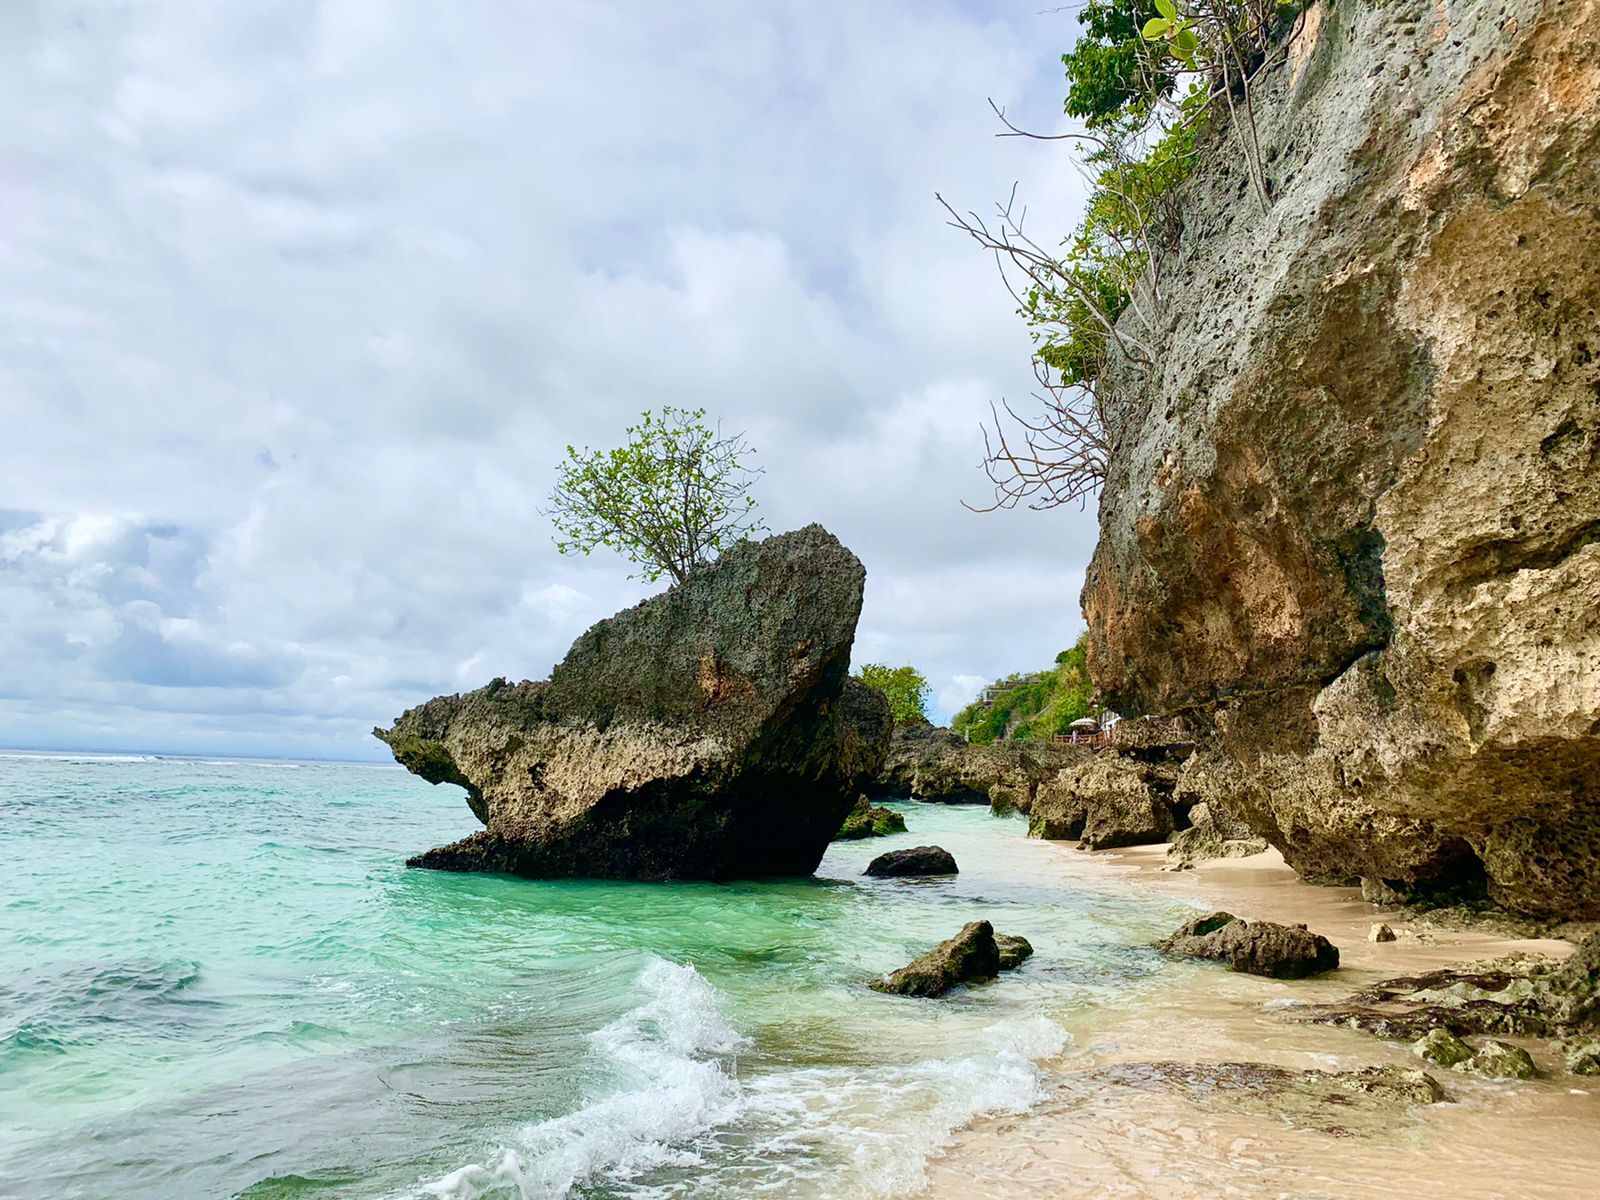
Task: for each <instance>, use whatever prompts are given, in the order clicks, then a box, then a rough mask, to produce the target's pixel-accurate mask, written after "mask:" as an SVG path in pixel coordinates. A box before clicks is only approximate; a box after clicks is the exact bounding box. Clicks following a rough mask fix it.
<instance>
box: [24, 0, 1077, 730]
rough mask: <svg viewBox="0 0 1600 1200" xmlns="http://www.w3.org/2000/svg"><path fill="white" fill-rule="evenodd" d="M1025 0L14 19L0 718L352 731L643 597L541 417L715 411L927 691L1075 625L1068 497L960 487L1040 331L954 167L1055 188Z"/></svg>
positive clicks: (541, 657) (496, 4) (1072, 188)
mask: <svg viewBox="0 0 1600 1200" xmlns="http://www.w3.org/2000/svg"><path fill="white" fill-rule="evenodd" d="M1053 9H1054V6H1051V5H1044V4H1041V3H1040V2H1039V0H1020V2H1013V0H995V2H993V3H988V4H980V3H977V2H975V0H973V2H969V3H965V4H949V3H937V2H932V3H930V2H929V0H872V3H865V4H864V3H859V2H856V0H848V2H847V0H825V2H823V3H817V2H816V0H806V2H803V3H782V2H763V3H759V4H753V3H734V2H732V0H728V2H725V3H714V2H710V3H700V2H692V0H678V2H677V3H673V4H670V5H664V4H655V3H646V2H645V0H635V2H632V3H603V2H599V0H583V2H582V3H576V4H574V3H546V2H544V0H451V3H448V4H441V3H438V2H437V0H412V2H403V0H259V2H258V0H227V2H226V3H220V2H217V0H188V2H178V0H8V2H7V3H4V4H0V105H3V110H4V112H5V113H6V119H5V121H4V122H3V123H0V417H3V426H0V428H3V436H0V745H10V746H32V747H70V748H80V749H89V748H102V749H109V748H121V749H151V750H168V751H199V752H206V751H212V752H227V753H260V754H284V755H312V756H323V757H340V758H347V757H377V756H378V755H379V753H380V752H381V751H382V747H381V746H379V745H378V744H377V743H376V742H374V741H372V740H371V739H370V737H368V731H369V730H370V729H371V727H372V726H373V725H374V724H375V723H378V722H387V720H388V719H389V718H390V717H392V716H394V715H395V714H396V713H397V712H398V711H400V710H401V709H402V708H404V707H406V706H408V705H410V704H413V703H416V702H417V701H420V700H422V699H425V698H427V697H428V696H431V695H434V694H436V693H438V692H441V691H456V690H459V689H462V688H469V687H475V686H478V685H480V684H482V683H484V682H485V681H487V680H488V679H489V678H490V677H492V676H494V675H499V674H504V675H509V676H512V677H541V676H543V675H544V674H546V673H547V672H548V670H549V668H550V666H551V665H552V664H553V663H554V662H555V661H557V660H558V659H559V658H560V657H561V656H562V655H563V654H564V653H565V650H566V647H567V646H568V645H569V644H570V643H571V641H572V639H573V638H574V637H575V636H576V635H577V634H578V633H579V632H581V631H582V630H583V629H584V628H585V627H586V626H588V625H589V624H590V623H592V622H593V621H595V620H597V619H599V618H601V617H603V616H606V615H609V614H610V613H611V612H613V611H614V610H616V609H618V608H619V607H622V606H623V605H626V604H630V603H632V602H634V601H636V600H638V599H639V598H640V597H642V596H643V595H645V594H647V593H648V592H649V591H651V590H653V589H652V588H650V587H649V586H648V585H645V584H643V583H639V582H635V581H630V580H629V579H628V577H627V575H628V568H627V566H626V564H623V563H621V562H618V561H607V560H605V559H602V558H601V557H598V556H597V557H594V558H589V559H582V558H579V559H563V558H561V557H560V556H559V555H557V554H556V552H555V550H554V548H553V546H552V545H551V530H550V528H549V525H548V523H547V521H546V520H545V518H543V517H542V516H541V515H540V514H539V512H538V509H539V508H540V507H542V505H543V502H544V497H545V495H546V494H547V493H548V491H549V487H550V483H551V479H552V469H553V466H554V464H555V463H556V462H557V460H558V459H559V458H560V456H561V453H562V449H563V447H564V446H565V445H566V444H567V443H569V442H576V443H578V444H580V445H583V444H590V445H597V446H598V445H606V444H610V443H611V442H612V441H613V440H615V438H616V437H617V435H618V434H619V433H620V431H621V429H622V427H623V425H625V424H626V423H627V422H628V421H629V420H630V419H632V418H633V417H635V416H636V415H637V414H638V413H639V412H640V410H642V409H644V408H647V407H652V408H653V407H656V406H659V405H662V404H676V405H684V406H691V407H693V406H701V405H703V406H705V407H706V408H707V409H709V410H710V412H711V413H712V414H714V415H716V416H719V417H721V418H722V420H723V421H724V423H725V425H726V427H728V428H730V429H743V430H745V431H746V432H747V434H748V436H749V439H750V441H751V442H752V443H753V444H754V445H755V446H756V447H757V448H758V449H759V462H760V464H761V465H762V466H763V467H764V468H765V471H766V473H765V475H764V476H763V478H762V479H761V480H760V482H759V484H758V487H757V493H756V494H757V496H758V499H759V500H760V503H761V508H762V512H763V515H764V516H765V518H766V520H767V522H768V523H769V525H770V526H771V527H772V528H773V529H775V530H781V529H789V528H793V527H796V526H799V525H802V524H805V523H806V522H809V521H821V522H823V523H824V524H825V525H827V526H828V528H830V529H831V530H833V531H834V532H835V533H836V534H838V535H839V537H840V538H841V539H842V540H843V541H844V542H845V543H846V544H847V545H849V546H850V547H851V548H852V549H854V550H855V551H856V553H857V554H859V555H860V556H861V558H862V559H863V561H864V562H865V563H866V564H867V569H868V583H867V600H866V611H865V613H864V615H863V618H862V624H861V629H860V634H859V637H858V641H857V647H856V661H857V662H858V663H859V662H862V661H886V662H891V663H900V662H911V663H914V664H916V665H917V666H919V667H921V668H922V669H923V670H924V672H925V673H926V674H927V675H928V677H929V678H930V680H931V681H932V682H933V685H934V688H935V691H936V694H937V705H938V707H939V709H940V710H941V712H942V713H948V712H949V711H950V710H951V709H953V708H954V707H957V706H959V704H960V703H962V702H964V701H965V700H967V699H968V698H970V696H971V694H972V693H973V692H974V691H975V689H976V687H977V686H978V685H980V684H981V683H982V682H983V681H985V680H987V679H989V678H991V677H994V676H996V675H999V674H1002V673H1005V672H1008V671H1012V670H1017V669H1028V668H1035V667H1038V666H1042V665H1045V664H1048V663H1049V661H1050V659H1051V658H1052V656H1053V655H1054V654H1055V652H1056V651H1057V650H1059V649H1060V648H1062V647H1063V646H1064V645H1067V644H1068V643H1070V641H1071V640H1072V638H1073V637H1075V636H1076V634H1077V632H1078V630H1079V629H1080V627H1081V619H1080V617H1079V614H1078V604H1077V597H1078V591H1079V588H1080V586H1081V583H1082V575H1083V568H1084V566H1085V564H1086V562H1087V559H1088V554H1089V551H1090V549H1091V547H1092V544H1093V538H1094V529H1093V514H1092V512H1090V513H1079V512H1078V511H1076V510H1060V511H1056V512H1051V513H1044V514H1035V513H1026V512H1022V513H1001V514H993V515H976V514H973V513H970V512H968V511H966V510H965V509H963V508H962V506H961V501H962V500H963V499H966V500H969V501H975V502H976V501H982V500H984V499H985V498H986V496H987V495H988V492H987V485H986V483H985V480H984V478H983V476H982V474H981V472H980V471H979V470H978V469H977V464H978V462H979V460H980V458H981V452H982V441H981V435H980V429H979V427H980V421H981V420H982V419H983V418H984V417H985V416H986V414H987V411H988V408H987V406H988V404H989V402H990V401H991V400H998V399H1000V398H1002V397H1009V398H1011V399H1013V400H1014V401H1015V400H1024V399H1026V397H1027V394H1028V391H1029V385H1030V383H1031V380H1030V377H1029V373H1028V368H1027V357H1028V340H1027V336H1026V332H1025V331H1024V330H1023V329H1022V328H1020V326H1019V324H1018V322H1017V320H1016V319H1015V317H1014V316H1013V315H1012V313H1011V312H1010V305H1009V302H1008V300H1007V297H1006V296H1005V294H1004V292H1003V291H1002V289H1001V287H1000V283H999V281H998V279H997V277H996V275H995V268H994V265H993V263H992V261H990V260H987V259H985V258H984V257H983V255H982V254H981V252H980V251H979V250H978V249H977V248H976V247H975V246H973V245H972V244H971V243H970V242H967V241H965V240H964V239H963V237H962V236H961V235H960V234H958V233H956V232H955V231H953V230H951V229H949V228H947V227H946V226H945V225H944V224H943V220H942V218H943V214H942V212H941V210H940V209H939V207H938V205H937V204H936V202H935V200H934V193H935V192H936V191H938V192H941V193H943V194H944V195H945V196H946V197H947V198H950V199H951V200H952V201H954V202H956V203H957V204H959V205H961V206H965V207H973V208H981V209H984V210H988V209H990V208H991V207H992V205H993V202H994V201H995V200H996V199H997V198H999V197H1002V196H1004V195H1005V194H1006V193H1007V192H1008V191H1009V190H1010V187H1011V185H1012V183H1013V182H1014V181H1016V182H1019V183H1020V185H1021V186H1020V193H1019V194H1020V195H1021V196H1023V197H1024V198H1025V199H1026V200H1027V201H1028V202H1029V205H1030V211H1031V216H1030V220H1031V221H1032V223H1033V224H1034V227H1035V228H1036V230H1039V231H1041V232H1043V231H1046V230H1065V229H1066V228H1068V227H1069V226H1070V225H1071V224H1072V222H1073V220H1074V217H1075V214H1076V212H1077V209H1078V206H1079V204H1080V202H1081V197H1082V190H1083V189H1082V185H1081V182H1080V181H1079V179H1078V177H1077V174H1076V172H1075V171H1074V169H1073V167H1072V164H1071V162H1070V161H1069V160H1068V159H1067V156H1066V154H1065V152H1064V151H1062V150H1061V149H1060V148H1059V146H1058V145H1052V144H1049V143H1042V142H1029V141H1022V140H1018V139H999V138H996V137H994V136H993V135H994V133H995V130H996V128H997V125H996V121H995V118H994V116H993V114H992V113H991V112H990V111H989V107H988V99H989V98H990V97H992V98H993V99H994V100H995V101H996V102H997V103H999V104H1001V105H1002V106H1004V107H1006V108H1007V109H1008V110H1009V111H1010V113H1011V114H1012V115H1013V116H1014V117H1016V118H1019V119H1021V120H1022V121H1024V122H1026V123H1028V124H1031V125H1032V126H1034V127H1036V128H1040V129H1050V128H1053V127H1055V126H1056V125H1057V124H1058V123H1059V116H1058V114H1059V111H1060V97H1061V95H1062V92H1063V85H1062V81H1061V69H1060V64H1059V61H1058V57H1059V54H1060V52H1061V51H1062V50H1063V49H1064V48H1065V47H1066V46H1067V45H1068V44H1069V43H1070V41H1071V39H1072V37H1073V36H1074V33H1075V31H1076V23H1075V22H1074V21H1073V20H1072V18H1071V17H1070V16H1069V15H1067V14H1066V13H1064V12H1062V11H1059V10H1054V11H1052V10H1053Z"/></svg>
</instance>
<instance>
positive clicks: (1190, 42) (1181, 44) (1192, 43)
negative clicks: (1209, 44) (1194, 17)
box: [1172, 27, 1200, 55]
mask: <svg viewBox="0 0 1600 1200" xmlns="http://www.w3.org/2000/svg"><path fill="white" fill-rule="evenodd" d="M1172 45H1173V47H1174V49H1177V50H1183V51H1185V52H1186V55H1192V54H1193V53H1194V52H1195V51H1196V50H1198V49H1200V39H1199V37H1197V36H1196V35H1195V32H1194V30H1193V29H1191V28H1187V27H1185V28H1183V29H1180V30H1178V36H1177V37H1175V38H1173V39H1172Z"/></svg>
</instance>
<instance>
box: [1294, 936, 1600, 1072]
mask: <svg viewBox="0 0 1600 1200" xmlns="http://www.w3.org/2000/svg"><path fill="white" fill-rule="evenodd" d="M1299 1015H1300V1016H1301V1017H1302V1018H1303V1019H1305V1020H1309V1021H1315V1022H1318V1023H1320V1024H1329V1025H1348V1026H1350V1027H1351V1028H1353V1029H1361V1030H1364V1031H1366V1032H1368V1033H1373V1034H1376V1035H1378V1036H1379V1037H1384V1038H1392V1039H1395V1040H1400V1041H1408V1042H1420V1041H1422V1040H1425V1039H1427V1038H1429V1037H1434V1038H1435V1041H1434V1043H1432V1044H1435V1045H1437V1044H1446V1045H1448V1044H1449V1043H1448V1042H1447V1041H1446V1040H1445V1038H1443V1037H1435V1035H1437V1034H1439V1033H1440V1032H1441V1031H1442V1032H1443V1033H1446V1034H1449V1035H1453V1036H1454V1037H1456V1038H1461V1037H1466V1036H1468V1035H1471V1034H1480V1033H1481V1034H1502V1035H1509V1036H1511V1037H1579V1036H1583V1037H1589V1036H1593V1035H1595V1034H1597V1033H1600V933H1594V934H1591V935H1590V936H1589V937H1588V939H1587V940H1586V941H1584V942H1583V943H1582V944H1580V945H1579V946H1578V948H1577V950H1576V951H1575V952H1574V953H1573V954H1572V955H1570V956H1569V957H1567V958H1565V959H1552V958H1544V957H1539V956H1534V955H1526V954H1521V955H1512V956H1509V957H1507V958H1502V959H1496V960H1494V961H1492V962H1487V963H1477V964H1474V965H1471V966H1467V967H1451V968H1446V969H1444V970H1439V971H1429V972H1427V973H1426V974H1423V975H1409V976H1404V977H1401V978H1398V979H1387V980H1384V981H1383V982H1381V983H1375V984H1373V985H1372V986H1371V987H1369V988H1366V989H1364V990H1362V991H1360V992H1357V993H1356V994H1355V995H1353V996H1351V997H1350V998H1349V999H1347V1000H1344V1001H1342V1002H1341V1003H1338V1004H1324V1005H1313V1006H1309V1007H1307V1008H1305V1009H1302V1010H1300V1012H1299Z"/></svg>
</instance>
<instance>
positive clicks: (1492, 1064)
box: [1455, 1038, 1539, 1079]
mask: <svg viewBox="0 0 1600 1200" xmlns="http://www.w3.org/2000/svg"><path fill="white" fill-rule="evenodd" d="M1455 1069H1456V1070H1458V1071H1471V1072H1472V1073H1473V1074H1474V1075H1487V1076H1489V1077H1490V1078H1491V1079H1532V1078H1533V1077H1534V1076H1535V1075H1537V1074H1538V1073H1539V1072H1538V1070H1537V1069H1535V1067H1534V1065H1533V1059H1532V1058H1531V1057H1530V1056H1529V1055H1528V1052H1527V1051H1526V1050H1524V1049H1523V1048H1522V1047H1521V1046H1513V1045H1512V1044H1511V1043H1510V1042H1498V1041H1495V1040H1494V1039H1492V1038H1491V1039H1490V1040H1489V1041H1487V1042H1484V1043H1483V1045H1481V1046H1479V1047H1478V1052H1477V1053H1476V1054H1474V1055H1473V1056H1472V1057H1471V1058H1469V1059H1467V1061H1466V1062H1462V1063H1457V1064H1456V1068H1455Z"/></svg>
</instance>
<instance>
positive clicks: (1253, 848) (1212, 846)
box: [1167, 801, 1394, 940]
mask: <svg viewBox="0 0 1600 1200" xmlns="http://www.w3.org/2000/svg"><path fill="white" fill-rule="evenodd" d="M1266 848H1267V840H1266V838H1262V837H1257V836H1255V835H1254V834H1253V833H1251V832H1250V827H1249V826H1248V825H1245V824H1244V823H1243V822H1242V821H1240V820H1238V818H1237V817H1234V816H1232V815H1231V814H1228V813H1217V812H1214V811H1213V810H1212V808H1211V806H1210V805H1209V804H1207V803H1205V801H1201V802H1200V803H1199V804H1196V805H1195V806H1194V807H1193V808H1191V809H1190V810H1189V827H1188V828H1187V829H1182V830H1179V831H1178V832H1177V833H1175V834H1173V835H1172V838H1171V844H1170V845H1169V846H1168V847H1167V861H1168V862H1170V863H1172V864H1174V865H1175V866H1178V867H1192V866H1194V865H1195V864H1197V863H1202V862H1208V861H1210V860H1212V859H1216V858H1248V857H1249V856H1250V855H1252V854H1260V853H1262V852H1263V851H1265V850H1266ZM1386 928H1387V927H1386ZM1393 936H1394V935H1393V934H1391V935H1390V938H1391V940H1392V939H1393Z"/></svg>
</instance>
